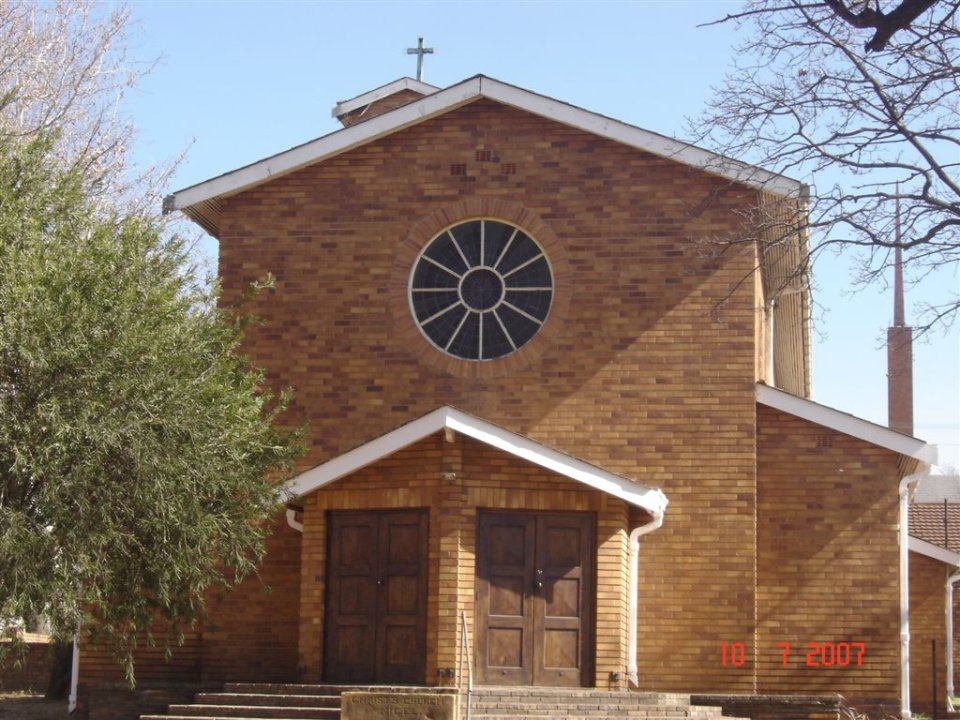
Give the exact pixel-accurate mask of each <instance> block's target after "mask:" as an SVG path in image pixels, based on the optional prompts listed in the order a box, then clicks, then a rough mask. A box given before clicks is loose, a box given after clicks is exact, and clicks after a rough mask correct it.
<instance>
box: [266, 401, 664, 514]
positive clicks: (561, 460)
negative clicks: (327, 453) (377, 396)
mask: <svg viewBox="0 0 960 720" xmlns="http://www.w3.org/2000/svg"><path fill="white" fill-rule="evenodd" d="M446 429H450V430H453V431H455V432H458V433H461V434H463V435H465V436H467V437H470V438H473V439H474V440H478V441H480V442H482V443H484V444H486V445H489V446H490V447H494V448H497V449H498V450H502V451H503V452H506V453H508V454H510V455H513V456H514V457H518V458H521V459H523V460H526V461H528V462H531V463H533V464H535V465H539V466H540V467H544V468H546V469H548V470H551V471H553V472H555V473H558V474H559V475H563V476H566V477H568V478H570V479H571V480H576V481H577V482H581V483H583V484H585V485H587V486H589V487H592V488H594V489H595V490H600V491H601V492H604V493H607V494H608V495H612V496H614V497H617V498H620V499H621V500H623V501H624V502H627V503H629V504H631V505H635V506H636V507H639V508H643V509H644V510H646V511H647V512H649V513H651V514H653V515H662V514H663V512H664V510H665V509H666V507H667V498H666V496H665V495H664V494H663V493H662V492H661V491H660V490H658V489H656V488H651V487H646V486H644V485H640V484H639V483H636V482H634V481H632V480H629V479H628V478H625V477H622V476H620V475H616V474H614V473H611V472H608V471H606V470H603V469H602V468H599V467H597V466H596V465H591V464H589V463H586V462H584V461H583V460H578V459H577V458H575V457H572V456H570V455H566V454H564V453H562V452H560V451H558V450H554V449H553V448H550V447H547V446H546V445H542V444H540V443H538V442H536V441H534V440H531V439H530V438H528V437H526V436H524V435H519V434H517V433H514V432H511V431H510V430H506V429H504V428H502V427H500V426H498V425H494V424H492V423H489V422H487V421H486V420H481V419H480V418H478V417H475V416H473V415H470V414H468V413H465V412H462V411H460V410H457V409H455V408H452V407H449V406H443V407H440V408H437V409H436V410H434V411H433V412H431V413H428V414H427V415H424V416H422V417H420V418H418V419H416V420H413V421H411V422H408V423H406V424H405V425H401V426H400V427H398V428H396V429H395V430H391V431H390V432H388V433H387V434H386V435H381V436H380V437H378V438H375V439H374V440H371V441H370V442H367V443H364V444H363V445H361V446H359V447H357V448H354V449H353V450H350V451H349V452H346V453H344V454H343V455H340V456H339V457H336V458H333V459H332V460H329V461H327V462H325V463H323V464H322V465H318V466H317V467H315V468H313V469H312V470H307V471H306V472H304V473H301V474H300V475H298V476H297V477H295V478H293V479H292V480H290V481H289V482H288V483H287V484H286V486H285V487H284V490H286V491H287V492H288V493H289V494H290V495H292V496H294V497H297V496H301V495H306V494H307V493H310V492H313V491H314V490H317V489H318V488H321V487H323V486H324V485H328V484H329V483H332V482H334V481H336V480H339V479H340V478H342V477H345V476H346V475H349V474H351V473H354V472H356V471H357V470H359V469H361V468H363V467H366V466H367V465H371V464H373V463H375V462H377V461H378V460H380V459H382V458H385V457H387V456H389V455H392V454H393V453H395V452H397V451H398V450H401V449H403V448H405V447H408V446H409V445H413V444H414V443H416V442H419V441H420V440H423V439H424V438H426V437H428V436H430V435H433V434H434V433H437V432H440V431H441V430H446Z"/></svg>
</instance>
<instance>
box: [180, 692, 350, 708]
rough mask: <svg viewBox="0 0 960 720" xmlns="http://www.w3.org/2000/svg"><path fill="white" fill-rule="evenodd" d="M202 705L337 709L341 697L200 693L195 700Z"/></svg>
mask: <svg viewBox="0 0 960 720" xmlns="http://www.w3.org/2000/svg"><path fill="white" fill-rule="evenodd" d="M194 703H195V704H200V705H244V706H250V705H254V706H272V705H279V706H282V707H301V708H337V709H339V707H340V696H339V695H299V694H298V695H294V694H283V693H270V694H268V693H262V694H255V693H239V692H222V693H199V694H198V695H197V696H196V698H194Z"/></svg>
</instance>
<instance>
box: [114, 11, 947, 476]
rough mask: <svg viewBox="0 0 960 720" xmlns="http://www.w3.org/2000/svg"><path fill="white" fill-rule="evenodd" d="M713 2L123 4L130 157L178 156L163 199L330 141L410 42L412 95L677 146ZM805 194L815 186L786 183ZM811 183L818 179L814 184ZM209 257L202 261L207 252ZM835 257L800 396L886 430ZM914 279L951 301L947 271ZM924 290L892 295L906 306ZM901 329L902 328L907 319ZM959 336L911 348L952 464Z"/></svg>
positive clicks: (711, 46)
mask: <svg viewBox="0 0 960 720" xmlns="http://www.w3.org/2000/svg"><path fill="white" fill-rule="evenodd" d="M738 7H739V3H736V2H726V1H724V0H714V1H704V0H688V1H683V0H670V1H664V2H656V1H648V2H590V3H582V2H443V3H440V2H350V3H341V2H269V3H268V2H172V1H171V2H158V1H154V2H132V3H130V8H131V10H132V14H133V19H134V28H133V32H132V34H131V38H130V45H131V49H132V51H133V54H134V55H135V56H137V57H142V58H160V61H159V63H158V64H157V66H156V67H155V69H154V70H153V71H152V72H151V73H150V75H148V76H147V77H146V78H145V79H144V80H143V81H142V83H141V84H140V86H139V87H138V88H137V89H136V90H135V91H134V92H133V93H131V95H130V96H129V98H128V105H127V111H128V112H129V113H130V114H131V115H132V117H133V121H134V123H135V124H136V125H137V126H138V127H139V136H138V144H137V147H136V149H135V152H134V158H135V160H136V161H137V162H138V163H141V164H150V163H157V162H165V161H168V160H170V159H171V158H173V157H175V156H176V155H177V154H179V153H180V152H181V151H182V150H183V149H184V148H186V147H188V146H189V150H188V154H187V157H186V160H185V161H184V162H183V164H182V165H181V166H180V167H179V169H178V171H177V174H176V175H175V177H174V179H173V181H172V185H171V190H173V189H179V188H182V187H185V186H188V185H191V184H193V183H196V182H200V181H202V180H205V179H207V178H210V177H212V176H214V175H218V174H220V173H223V172H226V171H229V170H232V169H235V168H237V167H240V166H241V165H245V164H247V163H250V162H253V161H256V160H259V159H261V158H263V157H265V156H267V155H272V154H274V153H276V152H278V151H281V150H285V149H287V148H289V147H291V146H293V145H297V144H299V143H302V142H305V141H307V140H310V139H312V138H315V137H318V136H320V135H324V134H326V133H329V132H332V131H334V130H336V129H337V128H338V127H339V126H338V124H337V123H336V122H335V121H334V120H333V118H332V117H331V116H330V109H331V108H332V107H333V105H334V104H335V103H336V102H337V101H338V100H344V99H348V98H351V97H354V96H356V95H358V94H360V93H362V92H365V91H367V90H370V89H373V88H375V87H377V86H379V85H382V84H384V83H386V82H389V81H391V80H394V79H396V78H398V77H401V76H404V75H413V74H414V72H415V67H416V63H415V58H414V57H412V56H408V55H406V54H405V52H404V51H405V49H406V48H408V47H414V46H415V45H416V43H417V37H418V36H420V35H422V36H424V38H425V44H426V46H427V47H433V48H435V49H436V54H434V55H431V56H427V57H426V59H425V71H424V81H426V82H429V83H431V84H433V85H438V86H441V87H442V86H446V85H450V84H452V83H455V82H457V81H459V80H462V79H464V78H467V77H470V76H472V75H475V74H477V73H483V74H486V75H489V76H492V77H495V78H497V79H499V80H503V81H505V82H508V83H511V84H514V85H519V86H520V87H524V88H526V89H529V90H532V91H535V92H538V93H541V94H544V95H548V96H551V97H554V98H557V99H559V100H563V101H566V102H570V103H572V104H574V105H578V106H580V107H583V108H586V109H588V110H591V111H594V112H598V113H601V114H604V115H609V116H612V117H615V118H617V119H619V120H623V121H624V122H628V123H631V124H633V125H638V126H640V127H643V128H646V129H649V130H653V131H656V132H659V133H662V134H665V135H673V136H677V137H680V138H683V137H684V135H685V123H686V118H688V117H693V116H696V115H697V114H698V113H699V112H700V110H701V108H702V107H703V105H704V104H705V102H706V101H707V99H708V98H709V97H710V93H711V87H712V86H716V85H718V84H719V83H720V82H721V80H722V78H723V74H724V71H725V69H726V67H727V66H728V63H729V61H730V58H731V56H732V45H733V44H734V43H735V41H736V40H737V36H736V32H735V29H734V28H733V27H726V26H721V27H707V28H704V27H697V26H698V25H699V24H703V23H707V22H710V21H711V20H715V19H717V18H719V17H722V16H723V15H724V14H726V13H727V12H733V11H735V10H736V9H737V8H738ZM798 179H800V180H804V181H806V182H811V181H812V182H817V181H818V178H809V177H798ZM820 181H821V182H822V181H823V179H820ZM207 247H208V248H209V251H210V252H212V253H215V248H216V246H215V244H214V243H210V244H209V245H208V246H207ZM851 274H852V272H851V266H850V263H849V260H848V259H847V258H837V259H835V260H831V261H830V262H828V263H823V264H821V266H819V267H818V268H817V272H816V276H815V282H816V286H817V292H816V296H815V299H816V300H817V302H818V303H819V305H820V306H821V308H823V311H822V312H819V313H818V316H817V317H816V318H815V321H816V329H817V333H816V337H815V343H814V348H813V358H814V371H813V380H814V399H815V400H816V401H818V402H821V403H824V404H826V405H829V406H831V407H835V408H838V409H840V410H843V411H846V412H851V413H853V414H855V415H858V416H860V417H863V418H865V419H867V420H871V421H874V422H878V423H881V424H885V423H886V351H885V349H884V347H883V338H884V336H885V328H886V326H887V325H888V324H889V322H890V319H891V316H892V298H891V296H890V294H889V291H888V290H886V289H885V288H870V289H867V290H863V291H861V292H859V293H851V291H852V290H853V288H852V286H851V283H850V279H851ZM930 282H933V283H936V284H937V285H938V286H939V290H940V291H941V292H942V290H943V289H952V290H953V291H954V292H956V291H958V288H960V279H958V277H957V276H956V274H949V275H948V274H947V273H941V274H940V275H939V276H936V277H934V278H933V279H932V280H931V281H930ZM924 287H925V286H921V287H920V288H917V289H910V290H908V297H907V308H908V313H909V310H910V308H911V307H912V306H913V305H915V304H917V303H920V302H921V301H922V300H923V299H924V297H925V293H924ZM908 321H909V316H908ZM958 376H960V327H954V329H953V330H952V331H950V332H948V333H944V332H942V331H935V332H933V333H931V334H929V335H928V336H927V337H926V338H925V339H923V340H921V341H918V342H917V343H916V345H915V381H914V387H915V425H916V435H917V436H919V437H921V438H923V439H925V440H927V441H929V442H934V443H936V444H938V445H939V446H940V456H941V464H945V465H950V466H953V467H955V468H960V460H958V453H960V438H958V436H960V430H958V427H960V380H958Z"/></svg>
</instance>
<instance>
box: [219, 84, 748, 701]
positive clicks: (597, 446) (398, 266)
mask: <svg viewBox="0 0 960 720" xmlns="http://www.w3.org/2000/svg"><path fill="white" fill-rule="evenodd" d="M478 151H483V152H478ZM486 151H489V152H486ZM453 166H458V167H457V171H456V173H454V167H453ZM459 166H463V167H462V172H461V171H460V170H461V168H459ZM754 201H755V197H754V194H753V193H749V192H746V191H744V190H743V189H739V190H738V189H736V188H735V187H733V186H731V185H730V184H728V183H725V182H722V181H720V180H717V179H715V178H711V177H710V176H708V175H705V174H703V173H699V172H697V171H695V170H693V169H691V168H689V167H685V166H682V165H679V164H677V163H674V162H671V161H670V160H667V159H663V158H657V157H654V156H651V155H647V154H645V153H642V152H638V151H636V150H633V149H629V148H626V147H623V146H620V145H618V144H616V143H613V142H609V141H605V140H602V139H599V138H596V137H594V136H591V135H589V134H587V133H583V132H580V131H577V130H574V129H571V128H566V127H563V126H560V125H557V124H553V123H551V122H549V121H547V120H544V119H541V118H536V117H534V116H531V115H528V114H525V113H523V112H521V111H517V110H513V109H510V108H506V107H503V106H500V105H497V104H495V103H492V102H487V101H478V102H476V103H473V104H471V105H468V106H465V107H463V108H460V109H458V110H456V111H453V112H451V113H449V114H447V115H445V116H443V117H440V118H436V119H433V120H430V121H427V122H424V123H422V124H420V125H417V126H415V127H412V128H408V129H406V130H404V131H402V132H399V133H396V134H394V135H391V136H390V137H388V138H385V139H382V140H380V141H377V142H373V143H370V144H368V145H366V146H364V147H361V148H357V149H354V150H351V151H349V152H345V153H343V154H342V155H339V156H337V157H335V158H331V159H330V160H328V161H326V162H324V163H323V164H321V165H318V166H313V167H309V168H305V169H303V170H301V171H298V172H296V173H293V174H291V175H288V176H285V177H282V178H278V179H277V180H275V181H273V182H271V183H269V184H267V185H264V186H262V187H259V188H256V189H253V190H251V191H248V192H245V193H241V194H239V195H236V196H234V197H231V198H229V199H227V200H226V201H225V206H224V215H223V221H222V237H221V245H220V247H221V253H220V263H221V274H222V276H223V278H224V297H225V299H226V300H227V301H228V302H229V301H230V299H232V298H236V297H237V296H238V294H239V293H240V292H241V291H242V289H243V288H244V287H245V285H246V284H247V283H248V282H250V281H252V280H254V279H257V278H259V277H262V276H264V275H265V274H266V273H268V272H270V273H273V274H274V276H275V277H276V278H277V284H276V289H275V290H272V291H268V292H265V293H263V294H261V296H260V297H259V298H258V299H257V300H256V301H255V302H254V303H253V306H252V307H251V308H249V309H251V310H253V311H256V312H257V313H259V314H260V315H261V316H263V317H264V319H265V325H264V326H263V327H262V328H259V329H254V330H252V332H251V333H250V336H249V342H248V344H247V347H248V349H249V350H250V351H251V353H252V354H253V356H254V358H255V360H256V361H257V362H259V363H262V364H264V365H266V366H267V367H268V368H269V370H270V378H271V380H272V381H273V382H274V383H275V384H276V385H278V386H292V387H293V388H294V390H295V393H296V406H295V407H294V408H293V409H292V411H291V414H290V421H291V422H295V423H299V422H301V421H309V424H310V428H311V435H310V439H309V442H310V449H309V452H308V454H307V456H306V457H305V458H304V460H303V461H302V464H301V468H302V469H307V468H309V467H312V466H315V465H317V464H319V463H320V462H323V461H325V460H328V459H330V458H332V457H335V456H337V455H339V454H341V453H343V452H345V451H346V450H349V449H351V448H353V447H356V446H357V445H359V444H361V443H363V442H365V441H367V440H370V439H372V438H374V437H377V436H378V435H381V434H383V433H385V432H387V431H389V430H391V429H393V428H395V427H397V426H399V425H401V424H403V423H405V422H407V421H409V420H411V419H413V418H416V417H419V416H421V415H423V414H425V413H426V412H428V411H430V410H432V409H433V408H435V407H437V406H438V405H441V404H451V405H454V406H456V407H459V408H461V409H463V410H465V411H467V412H470V413H473V414H476V415H478V416H480V417H483V418H485V419H487V420H490V421H492V422H495V423H498V424H501V425H503V426H505V427H507V428H509V429H511V430H514V431H517V432H520V433H524V434H527V435H530V436H531V437H533V438H534V439H536V440H538V441H540V442H543V443H545V444H547V445H550V446H553V447H557V448H560V449H562V450H563V451H564V452H568V453H570V454H572V455H575V456H577V457H580V458H583V459H585V460H587V461H590V462H593V463H595V464H597V465H600V466H602V467H604V468H607V469H609V470H612V471H614V472H618V473H621V474H624V475H626V476H629V477H633V478H636V479H637V480H638V481H640V482H643V483H646V484H649V485H653V486H660V487H662V488H663V489H664V490H665V492H666V493H667V495H668V496H669V497H670V498H671V506H670V510H669V516H668V521H667V523H666V525H665V526H664V528H663V529H662V530H661V531H658V532H657V533H654V534H653V535H651V536H648V537H647V538H645V539H644V543H643V545H644V548H643V550H642V555H643V559H642V567H643V569H642V571H641V572H642V575H643V577H644V588H643V591H642V596H641V618H642V619H641V631H640V632H641V640H640V647H641V654H640V668H641V678H642V683H643V684H644V687H648V688H657V689H663V690H672V689H677V690H682V689H686V688H689V687H691V686H693V685H696V686H700V687H704V686H706V687H708V688H709V689H712V690H726V691H749V690H752V689H753V685H754V683H753V674H752V668H749V667H746V668H738V669H735V670H731V669H721V668H719V667H718V665H717V659H716V648H717V646H718V643H719V642H721V641H723V640H730V639H739V638H749V637H751V635H752V633H753V629H754V625H755V617H754V603H753V592H754V586H755V560H754V541H755V522H756V520H755V474H754V468H755V464H754V428H755V403H754V386H753V381H754V372H755V359H754V337H755V328H754V323H755V308H754V303H755V292H754V288H753V286H752V285H751V282H752V281H751V282H748V283H746V284H745V285H743V286H740V287H739V288H738V289H736V290H734V291H733V293H732V295H730V292H731V288H732V287H734V286H735V285H736V283H737V282H738V281H740V280H742V279H743V278H744V277H745V275H747V274H748V273H749V271H750V270H751V269H752V268H753V267H754V262H755V258H754V257H753V255H752V254H747V255H741V254H731V255H727V256H725V257H723V258H720V259H717V258H716V257H714V256H713V255H712V254H711V253H710V252H706V250H709V243H710V241H711V240H712V239H714V238H716V237H718V236H721V235H726V234H728V233H729V232H731V231H732V230H734V229H735V227H736V223H737V222H738V219H737V218H738V217H739V216H737V215H736V214H735V213H734V210H736V209H738V208H741V209H742V208H743V207H745V206H747V205H750V204H752V203H753V202H754ZM477 216H494V217H499V218H502V219H505V220H509V221H513V222H516V223H518V224H520V225H521V226H523V227H524V228H526V229H528V230H529V231H530V232H531V234H532V235H533V236H534V237H535V238H536V239H537V240H538V241H540V242H542V243H543V245H544V246H545V247H546V248H547V251H548V254H549V257H550V260H551V263H553V265H554V267H555V272H556V299H555V305H554V309H553V310H552V312H551V316H550V318H548V320H547V322H546V325H545V327H544V328H543V330H542V331H541V333H540V335H539V336H538V337H537V338H535V339H534V341H533V342H531V343H530V345H529V346H528V347H525V348H524V349H523V350H521V351H520V352H519V353H517V354H516V355H514V356H511V357H510V358H506V359H505V360H504V361H502V362H494V363H481V364H477V363H464V362H460V361H456V360H451V359H448V358H445V357H444V356H442V355H441V354H440V353H439V352H438V351H436V350H434V349H433V348H432V347H431V346H430V345H429V344H428V343H427V342H426V340H424V339H423V338H421V337H420V336H419V333H418V331H417V330H416V328H415V327H414V325H413V323H412V321H411V319H410V315H409V312H408V309H407V301H406V296H405V293H406V290H405V288H406V285H407V282H408V278H409V271H410V264H411V261H412V257H415V256H416V252H417V251H418V250H419V249H420V248H422V246H423V244H424V243H425V242H426V241H427V240H428V239H429V237H431V236H432V235H431V233H433V232H438V231H439V230H441V229H442V228H443V227H444V226H445V225H447V224H450V223H453V222H456V221H458V220H462V219H465V218H466V217H477ZM724 300H725V302H724V303H723V304H722V307H720V308H719V309H718V307H717V306H718V304H719V303H721V302H722V301H724ZM460 582H469V578H464V577H461V578H460ZM610 621H611V622H614V623H620V622H621V621H620V620H615V619H611V620H610Z"/></svg>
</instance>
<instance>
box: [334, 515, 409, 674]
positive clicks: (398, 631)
mask: <svg viewBox="0 0 960 720" xmlns="http://www.w3.org/2000/svg"><path fill="white" fill-rule="evenodd" d="M328 523H329V524H328V554H327V603H326V623H325V635H324V676H325V678H326V679H327V680H328V681H329V682H339V683H385V684H388V683H401V684H423V682H424V679H425V678H424V673H425V665H426V616H427V613H426V609H427V512H426V510H414V511H406V510H405V511H391V510H386V511H374V512H366V511H365V512H331V513H330V514H329V515H328Z"/></svg>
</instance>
